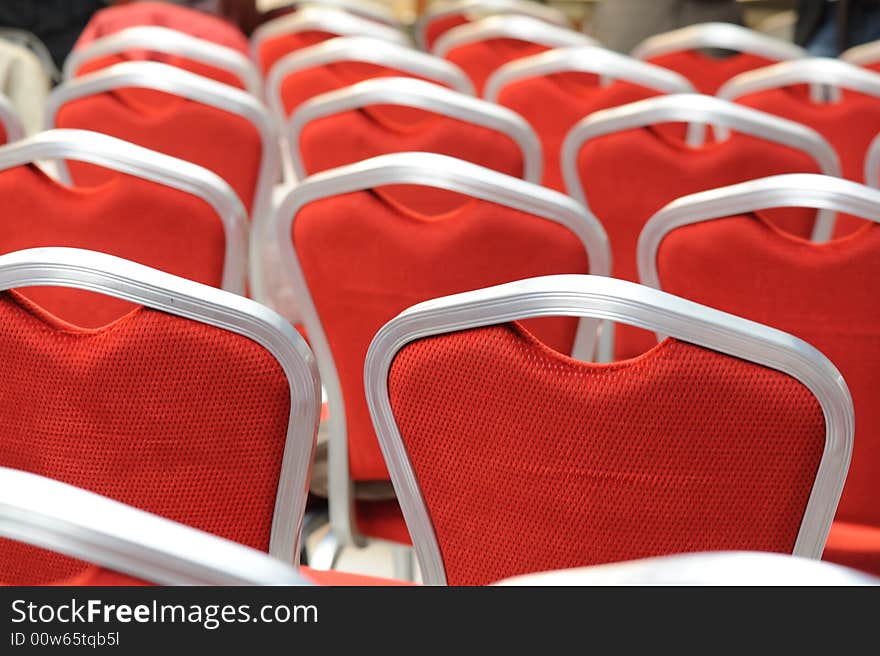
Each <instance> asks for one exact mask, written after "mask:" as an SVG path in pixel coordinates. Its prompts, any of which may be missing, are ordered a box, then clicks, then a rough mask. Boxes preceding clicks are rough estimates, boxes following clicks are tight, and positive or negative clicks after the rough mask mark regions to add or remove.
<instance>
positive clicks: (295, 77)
mask: <svg viewBox="0 0 880 656" xmlns="http://www.w3.org/2000/svg"><path fill="white" fill-rule="evenodd" d="M403 76H405V77H413V78H417V79H421V80H424V81H426V82H434V83H435V84H440V85H442V86H445V87H448V88H450V89H453V90H455V91H459V92H461V93H467V94H471V95H473V92H474V89H473V86H472V85H471V83H470V80H468V78H467V76H466V75H465V74H464V73H463V72H462V71H461V70H460V69H459V68H458V67H456V66H455V65H454V64H450V63H449V62H448V61H446V60H445V59H440V58H439V57H432V56H431V55H428V54H425V53H423V52H419V51H417V50H413V49H412V48H408V47H405V46H401V45H399V44H396V43H392V42H390V41H383V40H381V39H372V38H370V37H358V36H343V37H338V38H335V39H330V40H328V41H324V42H322V43H319V44H317V45H314V46H310V47H308V48H302V49H301V50H297V51H295V52H292V53H290V54H289V55H285V56H284V57H282V58H281V59H279V60H278V61H277V62H276V63H275V65H274V66H273V67H272V70H271V71H270V72H269V77H268V78H267V79H266V97H267V100H268V103H269V107H270V108H271V109H272V113H273V114H275V115H276V116H279V117H285V118H286V117H288V116H290V115H291V114H292V113H293V112H294V110H296V109H297V108H298V107H299V106H300V105H302V104H303V103H304V102H305V101H307V100H309V99H310V98H314V97H315V96H318V95H320V94H322V93H327V92H329V91H336V90H337V89H341V88H343V87H347V86H350V85H352V84H355V83H357V82H363V81H364V80H368V79H372V78H378V77H403Z"/></svg>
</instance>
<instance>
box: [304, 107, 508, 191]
mask: <svg viewBox="0 0 880 656" xmlns="http://www.w3.org/2000/svg"><path fill="white" fill-rule="evenodd" d="M299 149H300V155H301V157H302V162H303V165H304V167H305V170H306V171H307V172H308V173H309V174H312V173H317V172H318V171H324V170H327V169H331V168H335V167H337V166H342V165H343V164H352V163H354V162H357V161H360V160H362V159H367V158H369V157H375V156H376V155H384V154H387V153H395V152H406V151H419V152H430V153H439V154H441V155H450V156H452V157H457V158H459V159H464V160H467V161H470V162H473V163H475V164H480V165H481V166H485V167H487V168H490V169H495V170H496V171H501V172H502V173H507V174H508V175H512V176H514V177H517V178H520V177H522V175H523V167H524V163H523V156H522V152H521V151H520V149H519V146H517V144H516V143H515V142H514V141H513V140H512V139H511V138H510V137H508V136H506V135H504V134H502V133H500V132H498V131H496V130H492V129H489V128H486V127H482V126H479V125H474V124H473V123H466V122H464V121H459V120H458V119H454V118H450V117H447V116H444V115H442V114H435V113H434V112H427V111H423V110H421V109H415V108H410V107H403V106H400V105H391V106H389V105H373V106H370V107H366V108H362V109H354V110H350V111H346V112H341V113H339V114H332V115H330V116H325V117H323V118H319V119H316V120H314V121H311V122H309V123H308V124H307V125H306V126H305V127H304V128H303V130H302V132H301V133H300V138H299Z"/></svg>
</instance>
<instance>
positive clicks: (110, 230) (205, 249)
mask: <svg viewBox="0 0 880 656" xmlns="http://www.w3.org/2000/svg"><path fill="white" fill-rule="evenodd" d="M0 197H2V198H4V199H5V200H4V207H3V211H4V216H5V221H6V227H7V229H6V230H4V231H3V233H2V235H0V253H10V252H13V251H17V250H23V249H26V248H36V247H39V246H69V247H75V248H86V249H89V250H95V251H100V252H104V253H110V254H111V255H116V256H118V257H123V258H125V259H128V260H133V261H135V262H140V263H141V264H146V265H147V266H151V267H154V268H157V269H161V270H163V271H167V272H169V273H173V274H175V275H178V276H182V277H184V278H189V279H191V280H195V281H197V282H201V283H204V284H207V285H212V286H214V287H219V286H220V284H221V282H222V279H223V260H224V253H225V250H226V238H225V235H224V232H223V223H222V221H221V219H220V217H219V216H217V214H216V212H215V211H214V209H213V208H212V207H211V206H210V205H208V203H206V202H205V201H203V200H201V199H199V198H196V197H195V196H193V195H191V194H188V193H185V192H183V191H178V190H176V189H172V188H171V187H166V186H164V185H161V184H157V183H154V182H150V181H148V180H144V179H142V178H137V177H134V176H129V175H125V174H121V173H119V174H116V175H115V176H114V177H112V178H110V179H109V180H108V181H107V182H105V183H103V184H102V185H101V186H100V187H87V188H77V187H68V186H65V185H62V184H59V183H58V182H56V181H54V180H52V179H51V178H49V177H48V176H47V175H45V174H44V173H43V172H42V171H40V170H39V169H38V168H37V167H36V166H33V165H27V166H17V167H14V168H11V169H6V170H4V171H0ZM22 293H23V294H24V295H25V296H27V297H28V298H30V299H31V300H33V301H35V302H36V303H38V304H39V305H40V306H42V307H44V308H46V309H47V310H48V311H49V312H51V313H52V314H54V315H55V316H57V317H60V318H62V319H64V320H65V321H69V322H71V323H73V324H76V325H78V326H84V327H88V328H97V327H100V326H103V325H106V324H108V323H110V322H112V321H113V320H115V319H118V318H119V317H121V316H122V315H124V314H126V313H127V312H129V311H131V309H132V308H133V307H134V305H133V304H131V303H129V302H127V301H122V300H120V299H116V298H111V297H109V296H104V295H103V294H95V293H92V292H86V291H82V290H77V289H65V288H62V287H30V288H26V289H24V290H22Z"/></svg>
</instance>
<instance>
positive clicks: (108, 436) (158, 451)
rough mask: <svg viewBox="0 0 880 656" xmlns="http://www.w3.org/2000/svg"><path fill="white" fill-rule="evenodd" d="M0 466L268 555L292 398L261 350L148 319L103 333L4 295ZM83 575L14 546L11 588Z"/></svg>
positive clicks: (0, 571) (130, 319) (7, 559)
mask: <svg viewBox="0 0 880 656" xmlns="http://www.w3.org/2000/svg"><path fill="white" fill-rule="evenodd" d="M0 360H2V362H3V363H4V367H3V369H2V373H0V425H2V426H3V433H2V435H0V465H2V466H4V467H11V468H14V469H20V470H22V471H27V472H32V473H35V474H39V475H42V476H47V477H49V478H53V479H56V480H60V481H62V482H65V483H68V484H70V485H74V486H76V487H80V488H83V489H86V490H90V491H92V492H95V493H97V494H101V495H104V496H107V497H110V498H111V499H115V500H117V501H121V502H122V503H126V504H128V505H131V506H134V507H136V508H140V509H142V510H146V511H149V512H153V513H156V514H158V515H161V516H163V517H168V518H169V519H172V520H175V521H178V522H181V523H183V524H187V525H189V526H194V527H196V528H199V529H202V530H204V531H208V532H210V533H214V534H217V535H220V536H222V537H225V538H228V539H230V540H234V541H236V542H240V543H243V544H246V545H248V546H251V547H254V548H256V549H261V550H267V549H268V546H269V533H270V529H271V523H272V515H273V512H274V506H275V495H276V491H277V485H278V475H279V472H280V467H281V457H282V453H283V449H284V442H285V439H286V434H287V424H288V421H289V417H290V388H289V385H288V382H287V378H286V376H285V375H284V372H283V371H282V369H281V367H280V366H279V364H278V363H277V361H276V360H275V359H274V357H273V356H271V355H270V354H269V353H268V352H267V351H266V350H264V349H263V348H262V347H261V346H259V345H258V344H257V343H256V342H253V341H251V340H250V339H248V338H246V337H243V336H240V335H236V334H234V333H231V332H228V331H225V330H222V329H219V328H215V327H213V326H208V325H205V324H201V323H197V322H194V321H190V320H188V319H183V318H180V317H176V316H172V315H168V314H165V313H163V312H158V311H153V310H149V309H145V308H138V309H136V310H134V311H133V312H131V313H129V314H128V315H126V316H125V317H123V318H122V319H119V320H118V321H116V322H115V323H113V324H112V325H110V326H108V327H106V328H103V329H100V330H82V329H76V328H74V327H72V326H70V325H68V324H64V323H60V322H59V321H58V320H56V319H54V318H53V317H51V316H49V315H47V314H45V313H44V312H42V311H41V310H39V309H38V308H36V307H34V306H33V305H32V304H30V303H29V302H28V301H26V300H25V299H23V298H22V297H21V296H20V295H18V294H17V293H15V292H5V293H3V294H2V295H0ZM79 571H81V563H79V562H77V561H73V560H71V559H68V558H64V557H61V556H58V555H55V554H51V553H49V552H45V551H41V550H36V549H34V548H33V547H29V546H26V545H20V544H18V543H14V542H9V541H0V580H3V581H6V582H8V583H19V582H28V583H41V582H48V581H52V580H56V579H59V578H63V577H67V576H72V575H74V574H76V573H77V572H79Z"/></svg>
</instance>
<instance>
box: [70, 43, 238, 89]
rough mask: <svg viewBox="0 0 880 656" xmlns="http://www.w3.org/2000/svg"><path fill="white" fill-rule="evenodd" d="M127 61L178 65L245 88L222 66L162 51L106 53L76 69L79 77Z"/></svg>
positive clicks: (198, 73) (197, 73) (192, 71)
mask: <svg viewBox="0 0 880 656" xmlns="http://www.w3.org/2000/svg"><path fill="white" fill-rule="evenodd" d="M127 61H155V62H159V63H162V64H168V65H169V66H176V67H177V68H182V69H184V70H186V71H189V72H190V73H195V74H196V75H201V76H202V77H207V78H210V79H212V80H216V81H217V82H222V83H223V84H228V85H230V86H233V87H237V88H239V89H244V82H242V80H241V79H240V78H239V77H238V76H237V75H235V74H234V73H231V72H229V71H227V70H224V69H222V68H217V67H216V66H209V65H207V64H203V63H201V62H197V61H195V60H193V59H187V58H186V57H178V56H177V55H169V54H166V53H160V52H148V51H143V50H141V51H131V52H125V53H122V54H118V55H106V56H104V57H96V58H95V59H92V60H89V61H87V62H85V63H84V64H83V65H82V66H80V67H79V69H78V70H77V71H76V76H77V77H79V76H81V75H86V74H88V73H94V72H95V71H100V70H101V69H103V68H107V67H108V66H113V65H114V64H120V63H122V62H127Z"/></svg>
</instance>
